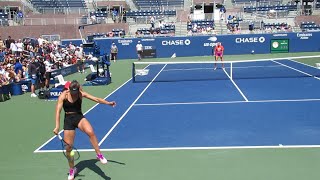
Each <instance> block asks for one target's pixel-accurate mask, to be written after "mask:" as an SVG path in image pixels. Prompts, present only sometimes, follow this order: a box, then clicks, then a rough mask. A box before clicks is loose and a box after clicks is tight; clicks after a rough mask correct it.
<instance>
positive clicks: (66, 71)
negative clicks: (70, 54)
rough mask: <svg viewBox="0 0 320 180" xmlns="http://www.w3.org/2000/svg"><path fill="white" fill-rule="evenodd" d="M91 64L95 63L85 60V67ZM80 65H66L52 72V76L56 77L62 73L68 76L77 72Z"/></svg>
mask: <svg viewBox="0 0 320 180" xmlns="http://www.w3.org/2000/svg"><path fill="white" fill-rule="evenodd" d="M90 64H93V65H94V64H95V62H93V61H85V67H88V66H89V65H90ZM78 66H79V65H77V64H75V65H71V66H68V67H64V68H61V69H57V70H54V71H52V72H51V77H55V76H57V75H60V74H61V75H62V76H68V75H70V74H73V73H76V72H77V71H78Z"/></svg>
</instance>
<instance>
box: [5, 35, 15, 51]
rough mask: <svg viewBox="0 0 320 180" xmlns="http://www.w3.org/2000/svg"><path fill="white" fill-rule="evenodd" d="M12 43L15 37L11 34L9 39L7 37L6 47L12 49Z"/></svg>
mask: <svg viewBox="0 0 320 180" xmlns="http://www.w3.org/2000/svg"><path fill="white" fill-rule="evenodd" d="M11 43H15V41H14V39H12V38H11V36H8V39H6V48H7V49H10V47H11Z"/></svg>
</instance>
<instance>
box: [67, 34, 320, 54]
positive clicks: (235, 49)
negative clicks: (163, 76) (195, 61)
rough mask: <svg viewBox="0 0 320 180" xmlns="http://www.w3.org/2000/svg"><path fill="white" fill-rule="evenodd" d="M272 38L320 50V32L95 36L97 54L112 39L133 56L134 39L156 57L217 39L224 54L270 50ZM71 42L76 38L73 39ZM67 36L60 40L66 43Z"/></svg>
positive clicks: (203, 48) (197, 50)
mask: <svg viewBox="0 0 320 180" xmlns="http://www.w3.org/2000/svg"><path fill="white" fill-rule="evenodd" d="M272 39H289V52H312V51H313V52H315V51H320V43H319V40H320V32H308V33H277V34H241V35H218V36H190V37H158V38H119V39H116V38H113V39H107V38H103V39H95V42H96V44H97V45H98V46H99V47H100V51H101V54H104V53H110V46H111V44H112V42H114V43H115V44H116V45H117V46H118V49H119V54H118V59H136V58H137V55H136V50H135V46H136V44H137V43H138V41H141V43H142V45H143V46H144V48H146V49H150V48H155V49H156V54H157V55H156V57H158V58H164V57H171V56H172V54H173V53H176V55H177V57H182V56H208V55H211V54H212V47H213V46H215V45H216V43H217V42H221V43H222V44H223V46H224V47H225V53H224V54H226V55H238V54H250V53H251V52H252V51H254V53H255V54H267V53H270V49H271V47H270V42H271V40H272ZM74 41H75V42H74V43H75V44H78V43H79V40H74ZM69 42H70V40H65V41H62V44H69Z"/></svg>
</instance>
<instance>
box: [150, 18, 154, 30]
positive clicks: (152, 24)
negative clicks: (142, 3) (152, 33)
mask: <svg viewBox="0 0 320 180" xmlns="http://www.w3.org/2000/svg"><path fill="white" fill-rule="evenodd" d="M154 23H155V19H154V16H151V18H150V24H151V28H154Z"/></svg>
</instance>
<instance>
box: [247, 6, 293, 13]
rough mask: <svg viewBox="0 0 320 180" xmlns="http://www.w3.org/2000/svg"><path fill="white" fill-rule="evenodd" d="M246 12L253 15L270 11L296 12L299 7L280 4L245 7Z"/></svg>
mask: <svg viewBox="0 0 320 180" xmlns="http://www.w3.org/2000/svg"><path fill="white" fill-rule="evenodd" d="M243 10H244V12H246V13H253V12H256V11H258V12H268V11H270V10H276V11H295V10H297V6H296V5H295V4H278V5H260V6H257V7H256V6H244V7H243Z"/></svg>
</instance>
